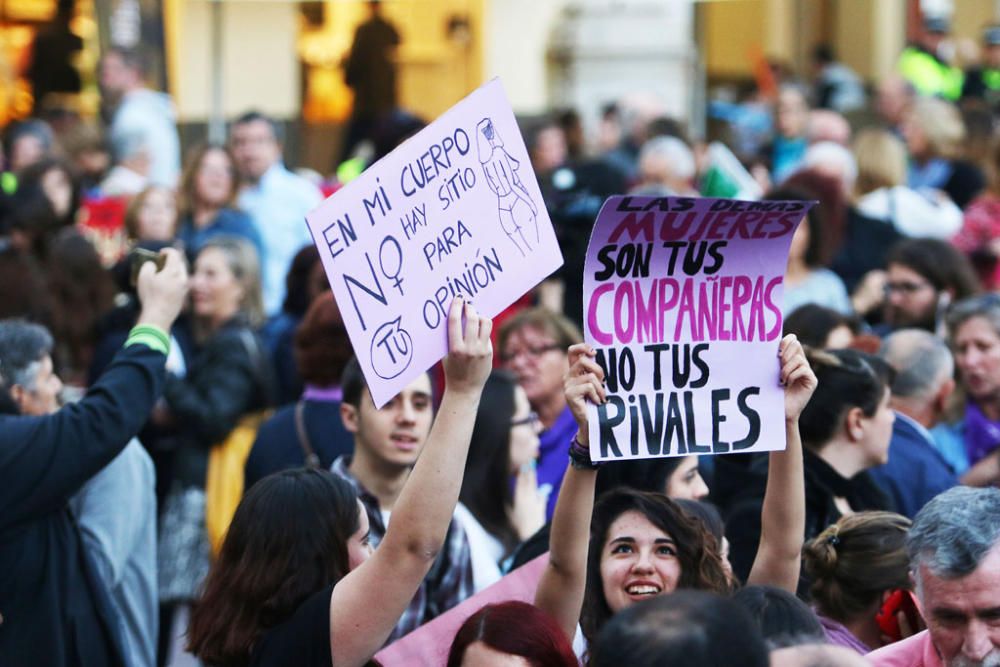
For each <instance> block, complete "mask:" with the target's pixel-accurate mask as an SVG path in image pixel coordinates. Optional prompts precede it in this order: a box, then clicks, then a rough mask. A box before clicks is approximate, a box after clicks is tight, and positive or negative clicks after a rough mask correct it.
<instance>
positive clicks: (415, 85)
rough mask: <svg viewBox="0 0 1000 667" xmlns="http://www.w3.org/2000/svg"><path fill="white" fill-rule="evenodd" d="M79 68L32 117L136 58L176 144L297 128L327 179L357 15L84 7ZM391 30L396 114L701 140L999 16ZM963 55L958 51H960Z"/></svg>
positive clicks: (394, 5)
mask: <svg viewBox="0 0 1000 667" xmlns="http://www.w3.org/2000/svg"><path fill="white" fill-rule="evenodd" d="M59 4H60V3H59V2H57V0H0V123H6V122H8V121H9V120H11V119H14V118H20V117H25V116H27V115H29V114H30V113H31V111H32V109H33V108H34V107H35V105H36V101H35V100H34V99H33V96H32V86H31V83H30V81H29V78H28V71H29V68H30V64H31V49H32V43H33V40H34V39H35V37H36V35H38V34H40V33H42V32H44V31H46V30H49V29H51V26H52V25H54V23H55V22H56V18H57V14H58V5H59ZM65 4H69V5H72V6H71V7H70V11H71V13H70V19H69V27H70V31H71V32H72V33H74V34H76V35H78V36H79V37H80V38H81V40H82V43H83V47H82V49H80V50H79V51H78V52H75V53H74V54H72V56H71V63H72V67H73V68H75V70H76V71H77V72H78V73H79V79H80V92H79V93H76V92H54V93H50V94H49V95H48V96H47V99H45V100H44V101H38V103H37V104H38V105H39V106H38V108H39V109H48V110H49V111H50V112H51V113H53V114H56V115H57V114H58V113H59V111H58V110H60V109H69V110H71V111H74V112H78V113H80V114H81V115H84V116H93V115H96V114H98V113H99V112H100V105H99V100H100V96H99V93H98V90H97V84H96V74H95V72H96V65H97V62H98V59H99V57H100V54H101V51H102V49H103V48H107V46H109V45H120V46H125V47H129V48H139V49H141V50H142V51H143V52H144V53H145V54H146V55H147V56H148V57H149V58H150V60H151V62H152V63H153V65H154V67H153V69H152V73H153V77H152V78H153V79H154V80H153V81H152V83H153V85H154V86H158V87H160V88H161V89H163V90H166V91H167V92H169V93H170V95H171V96H172V98H173V100H174V102H175V103H176V105H177V110H178V117H179V119H180V121H181V128H182V139H183V140H184V143H185V144H187V143H189V142H191V141H193V140H195V139H199V138H202V137H203V136H204V135H205V134H206V132H207V131H208V128H209V126H210V124H211V121H212V119H213V118H215V119H216V121H217V124H216V128H217V130H216V131H218V128H219V127H220V125H219V124H218V123H219V122H221V121H222V120H224V119H228V118H231V117H233V116H234V115H235V114H238V113H241V112H243V111H246V110H248V109H251V108H254V109H259V110H261V111H264V112H266V113H269V114H273V115H274V116H276V117H278V118H281V119H283V120H284V121H286V122H287V123H288V124H289V125H290V129H291V130H292V131H290V132H289V133H288V146H287V148H288V151H289V153H290V154H291V155H292V156H294V158H295V161H296V162H297V163H298V164H300V165H304V166H312V167H314V168H316V169H318V170H322V171H327V170H328V169H329V167H330V165H331V164H332V163H333V160H334V158H335V156H336V155H337V154H338V146H339V142H340V140H341V136H342V133H343V127H344V124H345V122H346V120H347V119H348V117H349V113H350V109H351V103H352V94H351V90H350V89H349V88H348V87H347V85H346V84H345V81H344V76H343V68H342V62H343V60H344V58H345V56H346V55H347V53H348V51H349V50H350V47H351V42H352V39H353V35H354V32H355V29H356V27H357V26H358V25H359V24H360V23H361V22H362V21H363V20H364V19H365V18H366V16H367V8H366V6H365V5H366V3H365V2H363V1H361V0H325V1H321V2H289V1H287V0H76V2H75V4H73V3H65ZM381 5H382V13H383V15H384V16H385V17H386V18H387V19H388V20H389V21H390V22H391V23H392V24H394V25H395V26H396V28H397V30H398V31H399V33H400V37H401V43H400V46H399V48H398V50H397V52H396V63H397V72H398V94H399V106H400V107H402V108H404V109H407V110H409V111H411V112H413V113H415V114H417V115H418V116H421V117H423V118H426V119H433V118H434V117H435V116H436V115H438V114H439V113H441V112H442V111H443V110H445V109H446V108H448V107H449V106H450V105H452V104H453V103H454V102H456V101H457V100H459V99H460V98H461V97H463V96H464V95H466V94H467V93H468V92H469V91H471V90H472V89H474V88H475V87H477V86H478V85H480V84H482V83H483V82H484V81H486V80H488V79H490V78H492V77H494V76H500V77H501V78H502V79H503V82H504V85H505V87H506V89H507V92H508V95H509V97H510V99H511V102H512V104H513V106H514V108H515V111H516V112H517V113H519V114H521V115H522V116H525V117H530V116H532V115H537V114H541V113H543V112H546V111H549V110H552V109H561V108H573V109H575V110H577V111H578V112H579V114H580V116H581V118H582V120H583V122H584V123H585V124H587V125H589V126H592V125H593V124H594V123H596V122H597V121H598V118H599V113H600V110H601V108H602V105H604V104H606V103H608V102H611V101H614V100H619V99H622V98H623V97H626V96H628V95H634V94H635V95H637V94H641V98H642V99H643V100H644V103H646V104H649V105H651V106H655V107H657V113H659V114H660V115H663V114H666V115H670V116H674V117H677V118H681V119H684V120H688V121H691V123H692V127H694V128H695V129H696V131H698V130H702V129H703V128H704V127H705V118H704V115H705V109H706V101H707V100H708V99H711V98H721V99H726V97H727V96H729V97H738V96H739V95H740V91H742V90H746V89H747V88H748V87H749V86H751V85H755V86H759V85H760V84H761V81H762V79H763V80H765V81H766V79H767V73H766V70H767V69H768V68H770V69H775V70H782V71H786V72H791V73H793V74H797V75H800V76H803V77H807V78H811V77H812V76H813V74H814V72H813V71H812V67H813V65H812V59H811V57H810V55H811V53H812V50H813V49H814V47H815V46H816V45H817V44H828V45H830V46H832V47H833V49H834V51H835V53H836V54H837V56H838V58H839V59H840V60H841V61H842V62H843V63H844V64H846V65H848V66H849V67H850V68H852V69H853V70H854V71H855V72H857V73H858V74H859V75H860V76H861V77H862V78H863V80H864V82H865V84H866V85H867V86H869V88H870V87H872V86H874V85H875V83H876V82H877V81H878V80H879V79H880V78H882V77H883V76H884V75H886V74H887V73H889V72H890V71H891V70H892V69H893V67H894V66H895V63H896V61H897V59H898V57H899V54H900V52H901V50H902V49H903V47H904V45H905V43H906V42H907V39H908V37H911V36H913V35H914V34H915V33H916V31H918V30H919V26H920V24H921V20H922V17H923V16H926V15H927V14H929V13H930V14H937V15H943V16H947V17H948V18H950V20H951V26H952V34H953V36H954V37H955V44H956V48H957V49H959V50H960V53H959V57H964V56H965V55H966V53H965V52H966V51H968V52H969V55H968V57H969V58H973V57H974V55H973V52H974V50H975V48H976V45H977V44H978V36H979V34H980V31H981V29H982V27H983V26H984V25H986V24H988V23H990V22H991V21H993V20H995V19H996V18H997V17H998V5H1000V2H998V1H997V0H961V2H950V1H948V0H923V1H921V0H718V1H711V0H702V1H699V2H695V1H692V0H386V1H385V2H382V3H381ZM963 49H964V51H963Z"/></svg>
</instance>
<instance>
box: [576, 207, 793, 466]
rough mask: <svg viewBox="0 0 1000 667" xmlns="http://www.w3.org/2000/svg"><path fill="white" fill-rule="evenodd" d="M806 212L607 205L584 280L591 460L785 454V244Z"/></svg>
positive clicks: (593, 236) (593, 238)
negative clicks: (603, 392)
mask: <svg viewBox="0 0 1000 667" xmlns="http://www.w3.org/2000/svg"><path fill="white" fill-rule="evenodd" d="M811 206H812V203H810V202H801V201H791V202H771V201H761V202H748V201H738V200H732V199H708V198H704V199H702V198H690V197H621V196H618V197H611V198H610V199H608V200H607V201H606V202H605V203H604V206H603V207H602V208H601V212H600V214H599V215H598V218H597V223H596V224H595V226H594V231H593V233H592V234H591V237H590V245H589V246H588V248H587V262H586V268H585V271H584V282H583V290H584V309H585V310H584V329H585V334H586V340H587V342H588V343H590V344H591V345H593V346H594V347H595V348H596V349H597V361H598V363H600V364H601V367H602V368H603V369H604V371H605V376H606V377H605V381H606V383H607V395H608V401H607V403H605V404H604V405H600V406H593V405H592V406H590V433H589V435H590V455H591V457H593V458H594V459H595V460H601V461H607V460H617V459H637V458H652V457H662V456H688V455H691V454H725V453H729V452H755V451H765V450H773V449H784V447H785V431H784V394H783V390H782V388H781V387H780V386H779V385H778V371H779V364H778V358H777V354H778V343H779V342H780V340H781V325H782V318H781V305H782V299H783V285H782V281H783V277H784V274H785V265H786V263H787V261H788V248H789V245H790V244H791V240H792V235H793V234H794V233H795V229H796V227H797V226H798V224H799V222H800V221H801V220H802V218H803V217H804V216H805V214H806V212H807V211H808V210H809V208H811Z"/></svg>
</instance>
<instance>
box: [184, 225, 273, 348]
mask: <svg viewBox="0 0 1000 667" xmlns="http://www.w3.org/2000/svg"><path fill="white" fill-rule="evenodd" d="M210 248H215V249H216V250H219V251H221V252H222V254H223V255H225V257H226V264H227V266H229V270H230V271H232V272H233V277H234V278H236V281H237V282H238V283H239V284H240V286H241V287H242V288H243V301H242V302H241V303H240V313H242V314H243V315H244V316H245V317H246V318H247V323H248V324H249V325H250V326H251V327H253V328H254V329H257V328H259V327H260V326H261V325H262V324H263V323H264V297H263V294H262V291H261V281H260V260H258V259H257V249H256V248H254V247H253V245H252V244H251V243H250V242H249V241H247V240H246V239H243V238H240V237H238V236H229V235H227V234H220V235H218V236H214V237H212V238H211V239H209V240H208V241H207V242H206V243H205V245H203V246H202V247H201V249H200V250H199V251H198V255H201V254H202V253H203V252H205V251H206V250H208V249H210Z"/></svg>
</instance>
